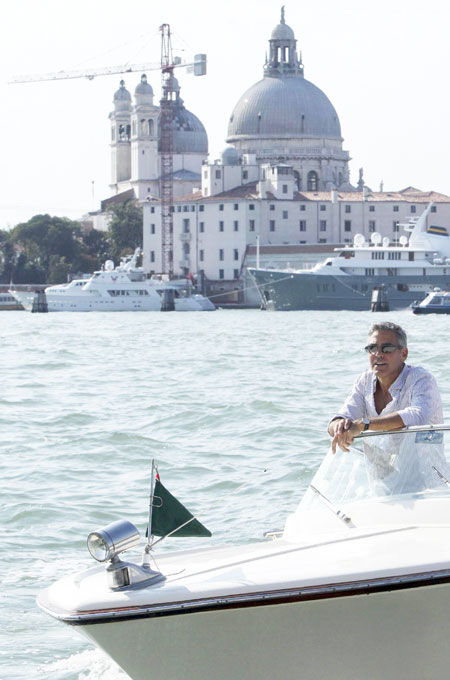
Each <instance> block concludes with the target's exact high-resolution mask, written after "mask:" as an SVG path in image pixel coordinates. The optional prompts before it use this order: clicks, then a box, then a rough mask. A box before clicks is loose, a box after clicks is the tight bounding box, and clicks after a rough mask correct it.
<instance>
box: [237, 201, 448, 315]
mask: <svg viewBox="0 0 450 680" xmlns="http://www.w3.org/2000/svg"><path fill="white" fill-rule="evenodd" d="M432 205H433V204H432V203H430V204H429V205H428V206H427V208H426V209H425V210H424V212H423V213H422V215H420V216H419V217H418V218H416V219H415V220H414V219H413V220H411V221H410V223H409V224H404V225H400V226H403V228H404V229H405V231H406V232H407V233H409V239H408V235H407V234H402V235H401V236H400V239H399V243H398V244H392V243H391V242H390V241H389V239H388V238H387V236H385V237H384V238H383V237H382V236H381V234H379V233H378V232H375V233H373V234H372V235H371V239H370V243H367V242H366V239H365V237H364V236H363V234H356V235H355V238H354V243H353V245H347V246H345V247H343V248H335V252H336V255H335V256H334V257H329V258H327V259H326V260H324V261H323V262H320V263H318V264H316V265H315V266H314V267H312V268H311V269H304V270H286V269H284V270H276V269H261V268H254V267H252V268H249V272H250V274H251V275H252V277H253V278H254V280H255V282H256V284H257V286H258V290H259V293H260V295H261V301H262V304H263V307H265V308H270V309H275V310H299V309H319V310H320V309H323V310H340V309H349V310H369V309H370V306H371V297H372V292H373V290H374V289H378V288H379V287H380V286H384V289H385V291H386V295H387V298H388V302H389V306H390V308H391V309H399V308H403V307H408V306H409V305H411V303H412V302H414V301H415V300H417V299H422V298H424V297H425V296H426V295H427V294H428V293H429V292H430V291H432V290H434V288H435V287H436V286H437V287H439V288H442V289H447V288H449V287H450V237H449V233H448V230H447V228H446V227H439V226H433V225H430V226H427V218H428V215H429V214H430V212H431V208H432Z"/></svg>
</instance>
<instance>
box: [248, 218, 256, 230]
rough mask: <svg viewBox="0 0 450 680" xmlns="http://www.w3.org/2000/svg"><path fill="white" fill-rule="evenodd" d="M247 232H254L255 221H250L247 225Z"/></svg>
mask: <svg viewBox="0 0 450 680" xmlns="http://www.w3.org/2000/svg"><path fill="white" fill-rule="evenodd" d="M248 228H249V231H255V220H250V222H249V223H248Z"/></svg>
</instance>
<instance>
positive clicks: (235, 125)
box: [227, 8, 342, 150]
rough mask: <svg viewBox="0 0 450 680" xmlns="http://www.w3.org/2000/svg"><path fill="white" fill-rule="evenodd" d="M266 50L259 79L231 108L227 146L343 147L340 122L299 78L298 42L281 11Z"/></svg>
mask: <svg viewBox="0 0 450 680" xmlns="http://www.w3.org/2000/svg"><path fill="white" fill-rule="evenodd" d="M269 45H270V54H269V58H268V59H266V63H265V65H264V78H263V79H262V80H260V81H259V82H257V83H256V84H255V85H253V86H252V87H250V88H249V89H248V90H247V91H246V92H245V93H244V94H243V95H242V97H241V98H240V99H239V101H238V102H237V104H236V106H235V107H234V110H233V112H232V114H231V117H230V121H229V125H228V137H227V142H228V143H232V144H233V143H237V142H242V143H245V141H246V140H247V139H248V141H249V142H250V141H254V140H257V139H258V138H259V139H261V140H265V139H271V140H275V139H276V138H279V139H280V140H286V139H287V138H291V139H292V138H297V139H308V138H309V139H310V138H319V139H330V138H331V139H333V140H338V141H342V137H341V127H340V123H339V118H338V116H337V113H336V111H335V109H334V107H333V105H332V104H331V102H330V100H329V99H328V97H327V96H326V95H325V94H324V93H323V92H322V90H320V89H319V88H318V87H316V85H314V84H313V83H311V82H310V81H309V80H306V79H305V78H304V75H303V64H302V62H301V58H299V56H298V54H297V47H296V45H297V41H296V39H295V35H294V31H293V30H292V28H291V27H290V26H288V25H287V24H286V22H285V18H284V8H283V9H282V11H281V21H280V23H279V24H278V25H277V26H275V28H274V30H273V31H272V35H271V39H270V40H269ZM283 143H284V142H283ZM240 148H241V150H242V148H243V147H242V145H241V146H240Z"/></svg>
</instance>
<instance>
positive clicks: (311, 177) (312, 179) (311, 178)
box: [308, 170, 319, 191]
mask: <svg viewBox="0 0 450 680" xmlns="http://www.w3.org/2000/svg"><path fill="white" fill-rule="evenodd" d="M318 187H319V177H318V175H317V172H316V171H315V170H311V171H310V172H308V191H317V189H318Z"/></svg>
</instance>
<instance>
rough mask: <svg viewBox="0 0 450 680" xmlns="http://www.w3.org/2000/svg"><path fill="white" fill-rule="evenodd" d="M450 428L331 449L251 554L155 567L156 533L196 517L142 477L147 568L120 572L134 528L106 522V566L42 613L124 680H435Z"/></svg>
mask: <svg viewBox="0 0 450 680" xmlns="http://www.w3.org/2000/svg"><path fill="white" fill-rule="evenodd" d="M449 430H450V426H445V425H428V426H423V427H412V428H408V429H405V430H399V431H396V432H390V433H375V432H370V431H368V432H367V433H364V434H363V435H361V436H360V437H359V438H358V439H357V440H355V442H354V446H353V447H352V448H351V451H350V452H349V453H344V452H342V451H340V450H338V452H337V453H336V454H335V455H333V454H332V453H331V451H330V452H328V454H327V455H326V456H325V458H324V460H323V463H322V465H321V466H320V468H319V469H318V471H317V473H316V475H315V476H314V478H313V480H312V482H311V484H310V486H309V487H308V489H307V491H306V493H305V495H304V497H303V498H302V500H301V502H300V505H299V506H298V508H297V509H296V511H295V512H293V513H292V514H291V515H290V516H288V518H287V521H286V524H285V527H284V530H282V531H280V532H277V531H272V532H268V534H267V536H268V538H267V540H266V541H263V542H255V543H252V544H249V545H238V546H229V545H228V546H219V547H217V546H216V547H214V546H212V547H211V546H209V547H208V546H206V547H200V548H197V549H195V550H190V551H182V552H167V553H165V554H164V555H159V556H158V559H157V566H156V562H153V557H152V556H153V554H154V553H155V547H156V542H157V541H156V542H155V539H154V534H156V535H158V536H165V535H170V534H172V535H174V534H175V533H176V531H177V530H182V529H184V530H186V529H189V524H190V523H193V521H194V520H195V518H193V516H192V515H189V516H188V518H187V519H186V515H185V514H183V512H181V511H180V508H179V507H177V508H175V511H174V513H172V499H173V497H171V496H170V494H169V495H167V494H168V492H167V490H166V489H165V487H164V488H161V487H158V486H157V484H158V483H159V482H160V480H159V477H158V478H157V480H156V481H154V476H153V474H152V485H151V493H150V506H149V507H150V510H149V516H148V524H147V526H149V527H150V531H148V534H149V537H148V539H147V545H146V547H145V550H144V557H143V560H142V562H139V563H138V562H136V563H135V562H132V561H123V560H122V559H121V557H122V551H124V550H126V549H130V548H133V547H135V546H136V545H137V543H138V541H139V531H138V530H137V528H136V527H135V526H134V525H133V524H132V523H131V522H129V521H120V520H119V521H117V522H114V523H112V524H111V525H109V526H107V527H105V528H104V529H103V530H97V531H94V532H92V533H91V534H90V536H89V537H88V547H89V550H90V552H91V555H92V556H93V557H95V558H96V559H97V560H99V561H104V562H105V563H106V564H107V565H108V566H107V567H106V568H105V567H104V566H102V565H99V566H97V567H93V568H91V569H88V570H86V571H82V572H80V573H76V574H73V575H68V576H66V577H63V578H62V579H61V580H60V581H58V582H56V583H55V584H54V585H52V586H50V588H48V589H47V590H45V591H43V592H41V593H40V594H39V596H38V604H39V605H40V607H41V608H42V609H43V610H45V611H46V612H47V613H49V614H51V615H52V616H54V617H56V618H57V619H59V620H60V621H63V622H65V623H66V624H69V625H72V626H74V627H76V629H77V630H79V631H80V632H81V633H83V634H84V635H85V636H87V637H88V638H89V639H90V640H92V641H94V642H95V643H96V644H97V645H99V646H100V647H101V648H102V649H103V650H105V651H106V652H107V653H108V654H109V655H110V656H111V657H112V658H113V659H114V660H115V661H116V662H117V663H118V665H119V666H120V667H121V668H122V669H123V670H124V671H125V672H126V673H128V675H129V676H130V678H132V680H148V678H149V677H156V678H158V679H159V680H174V678H181V677H182V678H184V679H186V680H199V679H207V678H214V680H230V678H239V679H241V680H273V678H274V677H280V678H282V679H283V680H298V678H300V677H301V678H302V680H317V679H318V678H333V679H334V680H349V678H354V679H357V680H360V679H362V678H370V679H371V680H399V679H400V678H402V679H403V678H408V680H423V679H424V678H427V680H442V678H446V677H447V675H448V669H449V667H450V645H449V644H448V629H449V622H450V519H449V518H450V481H449V478H450V466H449V465H448V463H447V458H446V448H445V446H446V442H445V435H448V431H449ZM448 445H449V443H448V442H447V446H448ZM448 452H449V451H448V448H447V456H448ZM182 507H183V506H182ZM184 510H185V509H184ZM164 512H165V516H164V517H163V514H164ZM172 514H173V515H175V516H176V519H173V521H172V522H169V523H167V519H168V517H170V516H171V515H172ZM174 525H175V530H174V529H173V526H174ZM155 526H157V527H158V530H156V529H155ZM171 526H172V528H171ZM176 527H178V529H177V528H176ZM196 530H197V535H203V536H207V535H208V534H209V532H208V531H207V530H206V531H205V527H203V525H201V524H200V527H196ZM188 533H189V532H188ZM193 533H195V532H193ZM271 539H273V540H271ZM157 540H161V539H157Z"/></svg>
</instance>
